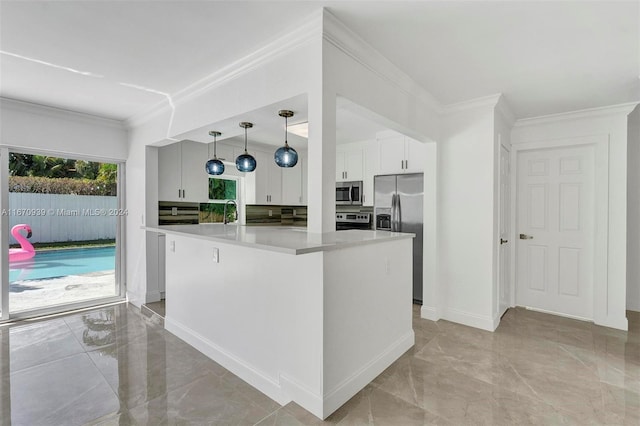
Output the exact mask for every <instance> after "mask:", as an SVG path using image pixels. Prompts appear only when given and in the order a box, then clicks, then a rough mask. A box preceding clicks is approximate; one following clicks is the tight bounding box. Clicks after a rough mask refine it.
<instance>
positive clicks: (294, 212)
mask: <svg viewBox="0 0 640 426" xmlns="http://www.w3.org/2000/svg"><path fill="white" fill-rule="evenodd" d="M297 214H298V213H297V212H296V209H293V216H294V217H295V216H296V215H297Z"/></svg>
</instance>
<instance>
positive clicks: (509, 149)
mask: <svg viewBox="0 0 640 426" xmlns="http://www.w3.org/2000/svg"><path fill="white" fill-rule="evenodd" d="M500 136H501V135H498V141H499V144H498V147H499V151H498V152H499V154H498V162H499V166H498V168H499V170H498V200H499V201H498V229H497V231H498V237H497V241H498V242H500V240H501V239H502V233H501V232H500V225H501V223H502V203H503V202H504V200H503V199H502V189H501V187H502V161H501V157H502V152H501V151H502V149H503V148H504V150H505V151H507V155H508V156H509V171H508V174H509V178H508V180H509V185H511V184H512V182H513V171H514V168H513V165H512V159H513V148H512V146H511V145H507V144H505V143H503V142H502V138H501V137H500ZM512 193H513V188H511V187H509V200H508V204H509V218H508V219H509V221H510V228H511V229H509V232H508V233H507V238H508V241H509V242H511V243H512V244H511V245H510V246H509V247H508V250H509V258H508V259H507V262H506V263H507V265H508V267H509V281H510V282H509V293H510V294H509V301H508V305H509V307H512V308H513V307H514V306H515V304H514V294H513V278H512V275H513V274H512V271H513V268H514V264H515V263H514V259H513V254H512V253H511V251H512V249H511V246H513V245H514V244H515V241H514V240H513V238H512V235H511V233H512V232H513V226H514V225H513V221H512V216H513V196H512ZM501 245H502V244H499V245H498V253H497V258H498V263H497V265H498V271H497V272H498V290H497V291H496V295H495V302H496V310H497V311H498V314H499V315H500V316H502V315H504V312H500V311H501V308H500V291H501V289H502V284H503V283H502V282H501V281H502V263H503V261H504V259H503V258H502V256H501V255H500V251H501ZM505 312H506V310H505Z"/></svg>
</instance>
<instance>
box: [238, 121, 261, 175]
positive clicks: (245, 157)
mask: <svg viewBox="0 0 640 426" xmlns="http://www.w3.org/2000/svg"><path fill="white" fill-rule="evenodd" d="M240 127H242V128H243V129H244V154H240V155H238V158H236V169H238V170H239V171H241V172H252V171H254V170H255V169H256V166H257V165H258V164H257V162H256V159H255V158H254V157H253V155H251V154H249V153H248V152H247V129H250V128H252V127H253V123H248V122H246V121H243V122H242V123H240Z"/></svg>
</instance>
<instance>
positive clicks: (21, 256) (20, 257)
mask: <svg viewBox="0 0 640 426" xmlns="http://www.w3.org/2000/svg"><path fill="white" fill-rule="evenodd" d="M21 230H24V231H27V238H31V227H30V226H29V225H26V224H24V223H21V224H20V225H16V226H14V227H13V228H11V235H13V238H15V239H16V241H18V242H19V243H20V248H15V249H9V262H23V261H25V260H28V259H31V258H32V257H33V256H35V255H36V251H35V249H34V248H33V246H32V245H31V243H30V242H29V241H27V238H25V237H23V236H22V234H21V233H20V231H21Z"/></svg>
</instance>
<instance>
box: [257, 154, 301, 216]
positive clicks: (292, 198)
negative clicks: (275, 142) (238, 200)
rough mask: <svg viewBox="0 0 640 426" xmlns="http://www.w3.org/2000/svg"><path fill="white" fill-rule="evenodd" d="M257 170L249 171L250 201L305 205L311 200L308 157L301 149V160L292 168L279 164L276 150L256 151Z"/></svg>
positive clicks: (299, 158)
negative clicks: (309, 194)
mask: <svg viewBox="0 0 640 426" xmlns="http://www.w3.org/2000/svg"><path fill="white" fill-rule="evenodd" d="M274 151H275V149H274ZM249 153H250V154H251V155H253V156H254V157H256V161H257V163H258V165H257V167H256V170H255V171H254V172H252V173H246V174H245V197H246V204H274V205H286V206H304V205H306V204H307V187H306V186H307V170H306V167H307V164H306V161H307V158H306V155H307V154H306V152H305V151H298V156H299V157H298V164H297V165H296V166H295V167H292V168H285V167H282V168H281V167H278V166H277V165H276V163H275V161H274V160H273V151H271V152H265V151H253V150H249Z"/></svg>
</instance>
